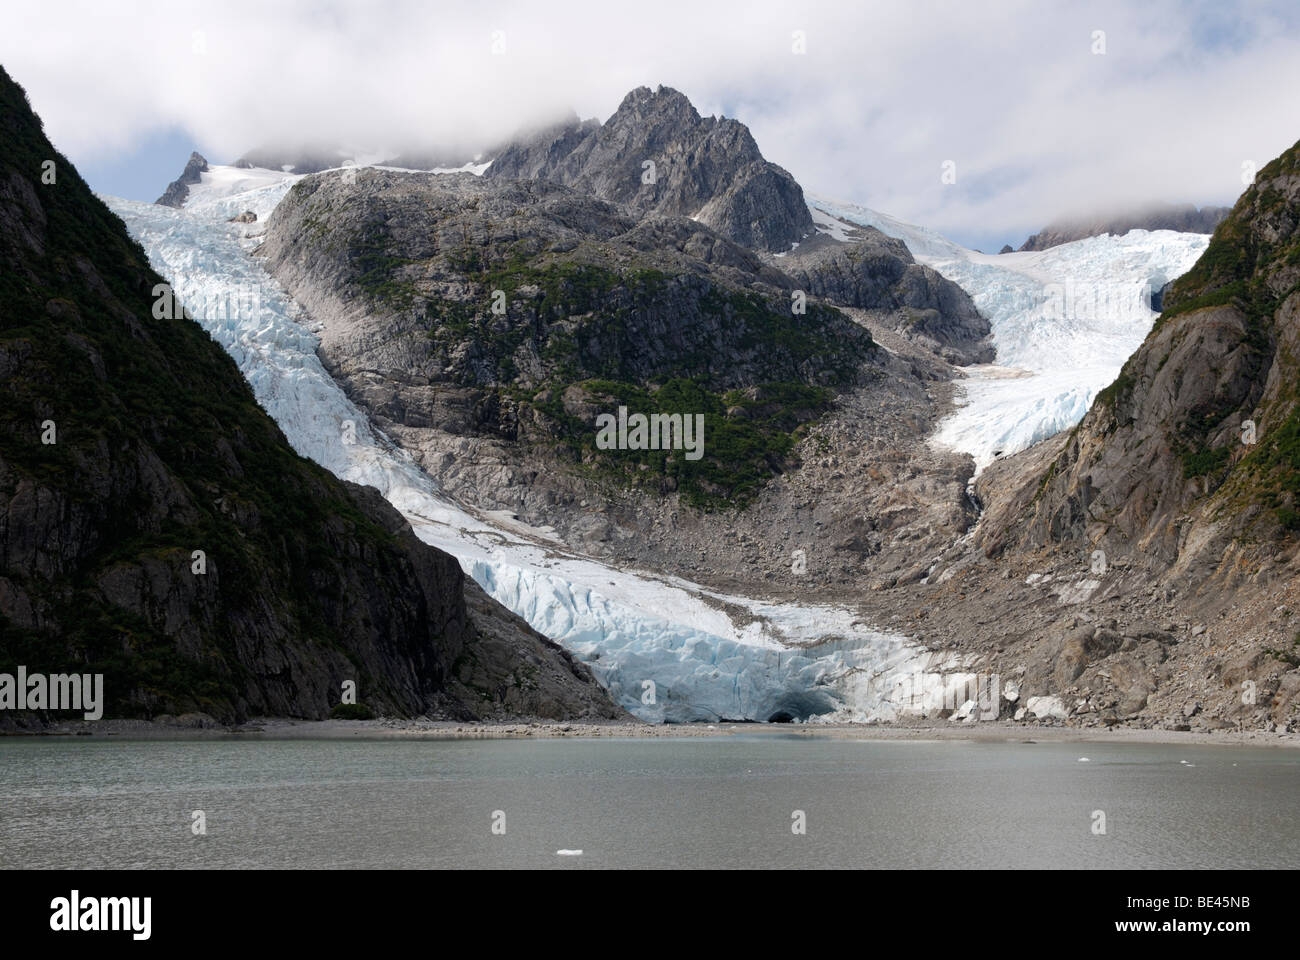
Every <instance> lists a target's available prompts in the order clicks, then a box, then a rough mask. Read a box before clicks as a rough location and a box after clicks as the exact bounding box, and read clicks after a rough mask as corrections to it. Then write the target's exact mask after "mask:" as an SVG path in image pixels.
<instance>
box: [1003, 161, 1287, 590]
mask: <svg viewBox="0 0 1300 960" xmlns="http://www.w3.org/2000/svg"><path fill="white" fill-rule="evenodd" d="M1296 160H1297V149H1296V148H1292V149H1291V150H1288V151H1287V152H1286V153H1284V154H1282V155H1281V156H1280V157H1278V158H1277V159H1276V160H1274V161H1273V162H1272V163H1270V164H1269V165H1268V166H1266V167H1265V168H1264V169H1263V170H1261V171H1260V173H1259V175H1258V176H1257V178H1256V180H1255V183H1254V184H1253V185H1252V186H1251V187H1250V188H1249V189H1248V190H1246V192H1245V193H1244V194H1243V195H1242V197H1241V199H1240V200H1238V201H1237V204H1236V205H1235V206H1234V207H1233V208H1232V212H1231V213H1230V214H1229V215H1228V217H1227V218H1226V219H1225V220H1224V221H1223V222H1222V223H1221V224H1220V225H1219V226H1218V228H1217V229H1216V230H1215V232H1214V236H1213V238H1212V239H1211V241H1210V245H1209V247H1208V248H1207V249H1206V251H1205V253H1204V254H1203V255H1202V256H1201V258H1200V259H1199V260H1198V261H1197V262H1196V264H1195V265H1194V266H1193V267H1192V269H1191V270H1189V271H1188V272H1187V273H1186V274H1184V275H1183V276H1181V277H1179V278H1178V279H1177V280H1175V281H1174V282H1173V284H1172V287H1171V289H1170V291H1169V293H1168V294H1167V295H1166V296H1165V298H1164V300H1165V302H1164V312H1163V313H1162V314H1161V315H1160V317H1159V319H1158V320H1157V321H1156V324H1155V327H1154V329H1153V330H1152V331H1151V333H1150V334H1149V335H1148V336H1147V338H1146V340H1145V342H1144V343H1143V344H1142V346H1141V347H1140V348H1139V349H1138V350H1137V352H1136V353H1135V354H1134V355H1133V356H1132V357H1131V358H1130V359H1129V360H1128V362H1127V363H1125V365H1124V368H1123V370H1122V371H1121V372H1120V375H1119V377H1118V379H1117V380H1116V381H1115V382H1114V383H1113V384H1111V386H1110V387H1108V388H1107V389H1106V390H1105V391H1103V392H1102V393H1101V394H1100V395H1099V396H1098V398H1097V401H1096V402H1095V403H1094V404H1093V407H1092V409H1091V410H1090V411H1089V413H1088V415H1087V416H1086V417H1085V418H1084V420H1083V422H1082V423H1081V424H1080V425H1079V426H1078V428H1077V429H1076V430H1074V431H1073V433H1072V435H1071V436H1070V438H1069V442H1068V443H1067V445H1066V449H1065V451H1064V452H1063V453H1062V454H1061V455H1060V456H1059V457H1057V458H1056V459H1054V460H1053V462H1052V465H1051V467H1050V468H1049V469H1050V474H1051V475H1050V477H1048V478H1047V479H1046V480H1045V481H1044V486H1043V488H1042V490H1041V491H1040V492H1039V494H1038V495H1037V496H1036V498H1035V499H1034V502H1033V504H1032V507H1031V508H1030V509H1029V510H1028V511H1027V516H1026V518H1025V519H1026V527H1025V528H1024V531H1023V533H1022V534H1021V536H1022V537H1024V538H1028V539H1030V540H1031V541H1033V542H1037V543H1046V542H1050V541H1055V540H1062V539H1077V538H1081V537H1084V536H1087V537H1088V538H1089V539H1090V540H1093V541H1095V542H1099V543H1105V544H1107V545H1109V546H1110V547H1111V548H1112V549H1115V550H1116V551H1121V550H1132V549H1134V548H1136V547H1137V545H1139V544H1140V545H1141V549H1142V550H1143V551H1144V552H1145V553H1146V554H1148V555H1149V556H1151V557H1153V558H1155V559H1158V560H1159V561H1161V562H1164V563H1167V564H1175V565H1180V566H1183V567H1187V566H1189V565H1190V564H1192V563H1193V562H1195V561H1197V560H1198V559H1202V560H1205V561H1206V562H1209V563H1210V564H1211V566H1212V567H1213V566H1215V565H1217V563H1218V559H1219V557H1221V556H1222V551H1223V550H1224V549H1226V547H1227V545H1228V544H1229V543H1230V542H1233V541H1238V540H1241V539H1242V538H1245V537H1249V538H1250V540H1251V541H1252V543H1253V544H1255V546H1254V547H1252V548H1251V549H1252V550H1254V549H1258V547H1259V546H1261V545H1263V544H1267V543H1271V542H1273V541H1276V540H1278V539H1287V538H1289V537H1290V535H1291V531H1292V530H1294V529H1296V528H1300V522H1297V521H1296V520H1295V519H1294V518H1295V517H1298V516H1300V514H1297V512H1296V510H1297V508H1298V507H1300V503H1297V502H1296V500H1295V497H1296V494H1297V493H1300V459H1293V455H1294V452H1293V450H1292V437H1293V435H1294V434H1296V432H1297V428H1298V425H1300V412H1298V407H1300V394H1297V392H1296V387H1295V385H1296V383H1297V381H1298V380H1300V369H1297V363H1298V361H1297V359H1296V354H1295V353H1294V352H1293V349H1292V346H1291V344H1292V343H1293V342H1294V341H1295V340H1296V338H1297V337H1300V316H1298V314H1297V308H1300V171H1297V170H1296ZM1250 423H1253V424H1254V432H1253V434H1252V432H1251V431H1250V428H1249V426H1244V425H1247V424H1250ZM1139 465H1140V466H1139Z"/></svg>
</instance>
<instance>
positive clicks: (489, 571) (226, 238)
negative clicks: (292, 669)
mask: <svg viewBox="0 0 1300 960" xmlns="http://www.w3.org/2000/svg"><path fill="white" fill-rule="evenodd" d="M232 169H233V168H215V169H214V171H212V172H210V173H208V174H204V182H203V183H202V184H200V185H199V186H198V187H196V188H193V190H192V194H193V195H192V197H191V199H190V201H189V203H188V204H187V205H186V207H185V208H183V209H180V210H174V209H171V208H168V207H160V206H156V205H154V204H147V203H137V202H132V201H127V200H120V199H116V198H113V197H105V198H103V199H104V200H105V202H107V203H108V204H109V206H110V207H112V209H113V210H114V211H115V212H116V213H117V214H118V215H119V216H120V217H121V218H122V219H123V220H124V221H125V222H126V224H127V227H128V229H129V230H130V231H131V233H132V234H133V235H134V236H135V237H136V238H137V239H138V240H139V241H140V243H141V244H142V245H143V247H144V248H145V250H146V251H147V253H148V255H149V257H150V260H151V261H152V263H153V265H154V267H155V269H157V270H158V272H159V273H161V274H162V275H163V276H164V277H165V278H167V280H168V281H169V283H171V285H172V286H173V289H174V290H175V292H176V296H177V298H178V299H179V300H180V301H181V302H183V303H184V304H186V305H187V306H188V307H189V308H190V310H191V312H192V313H193V314H194V315H195V316H196V318H198V319H199V322H200V323H201V324H202V325H203V326H204V328H205V329H206V330H207V331H208V332H209V334H211V335H212V337H213V338H214V339H215V340H217V341H218V342H219V343H220V344H221V345H222V346H223V347H224V348H225V349H226V350H227V351H228V352H229V353H230V355H231V356H232V357H233V358H234V359H235V361H236V362H237V363H238V365H239V368H240V370H241V371H243V374H244V376H245V377H246V378H247V379H248V382H249V383H250V385H251V386H252V388H253V392H254V394H255V395H256V397H257V400H258V402H259V403H261V404H262V406H263V407H264V408H265V409H266V411H267V412H268V413H269V414H270V415H271V416H272V417H273V418H274V419H275V420H276V422H277V423H278V424H279V425H280V427H281V429H282V430H283V431H284V433H285V436H286V437H287V438H288V440H289V442H290V444H292V446H293V448H294V449H295V450H296V451H298V453H300V454H301V455H303V456H306V457H309V458H311V459H312V460H315V461H316V462H317V463H319V464H321V465H322V466H324V467H325V468H326V469H328V470H330V471H331V472H333V473H334V474H336V475H337V476H339V477H342V478H344V479H347V480H351V481H354V482H357V483H364V484H369V485H370V486H373V487H375V488H377V489H378V490H379V491H380V492H381V493H383V495H384V496H385V497H386V498H387V499H388V500H389V501H390V502H391V503H392V504H393V505H394V506H395V507H396V508H397V509H398V510H399V511H401V512H402V514H403V515H404V516H405V517H406V518H407V519H408V520H409V521H410V522H411V525H412V528H413V529H414V530H415V532H416V534H417V535H418V536H419V537H420V538H421V539H422V540H424V541H425V542H427V543H430V544H433V545H434V546H437V547H440V548H441V549H443V550H446V551H447V552H449V553H451V554H452V555H454V556H455V557H457V558H458V559H459V561H460V564H461V566H462V568H463V569H464V570H465V572H466V573H467V574H468V575H469V576H471V577H473V579H474V580H475V581H476V582H478V583H479V584H480V585H481V586H482V587H483V588H484V590H486V591H487V593H488V594H489V595H491V596H492V597H494V598H495V599H496V600H498V601H499V602H501V603H502V604H504V605H505V606H506V607H508V608H509V609H511V610H513V611H514V612H515V613H517V614H519V615H520V616H521V617H523V618H524V619H525V620H527V621H528V623H530V624H531V625H532V626H533V627H534V628H535V629H537V630H538V631H540V632H541V633H543V634H545V635H546V636H548V637H550V638H552V639H553V640H555V641H557V642H559V643H561V644H563V645H564V646H565V647H566V648H568V649H569V650H571V651H573V652H574V653H575V655H577V656H578V657H579V658H581V659H582V660H584V661H585V662H587V663H588V664H590V666H591V667H592V669H593V671H594V673H595V674H596V676H597V678H598V679H599V680H600V681H601V682H602V683H603V684H604V685H605V686H606V687H607V688H608V689H609V690H610V692H611V693H612V694H613V696H614V698H615V699H616V701H617V702H618V703H619V704H620V705H622V706H623V707H624V708H626V709H627V710H629V711H630V712H632V713H634V714H635V715H637V716H639V717H641V718H642V719H645V720H650V721H665V720H666V721H677V722H681V721H690V720H718V719H750V720H768V719H771V718H772V717H774V716H776V715H780V714H785V715H788V716H789V717H792V718H795V719H807V718H813V717H816V718H819V719H824V720H871V719H877V718H879V719H888V718H891V717H893V716H896V715H898V714H899V713H900V712H901V713H906V712H911V706H912V704H911V701H910V700H908V699H906V697H905V693H906V690H907V688H908V684H909V683H910V682H911V681H910V678H911V677H912V676H914V675H916V674H917V673H918V672H920V671H931V673H930V674H929V675H930V676H938V674H935V673H933V671H936V670H938V669H940V667H943V668H945V669H946V668H956V667H958V666H960V665H959V664H956V663H954V662H951V661H950V659H942V658H937V657H935V656H932V655H930V654H928V653H927V652H925V651H923V650H921V649H920V648H918V647H916V646H915V645H914V644H912V643H910V642H909V641H907V640H906V639H905V638H904V637H902V636H900V635H897V634H891V633H883V632H880V631H877V630H873V629H871V628H869V627H868V626H866V625H864V624H862V623H860V622H857V621H856V620H855V618H854V615H853V614H852V612H851V611H848V610H844V609H839V608H834V607H825V606H799V605H791V604H769V603H765V602H763V601H759V600H753V599H750V598H744V597H720V596H714V595H711V594H709V593H708V592H707V591H705V590H704V589H702V588H700V587H699V586H697V585H695V584H690V583H687V582H685V581H681V580H675V579H667V578H663V577H659V576H656V575H654V574H651V573H646V572H629V571H621V570H616V569H613V568H611V567H608V566H605V565H603V564H601V563H598V562H595V561H593V560H591V559H589V558H585V557H581V556H576V555H573V554H570V553H566V552H563V551H561V550H558V549H556V547H555V545H554V544H548V543H546V542H545V541H544V540H540V539H537V538H533V537H529V536H527V535H526V534H525V533H521V532H519V531H517V530H515V529H513V528H508V527H506V526H502V525H500V524H496V523H493V522H491V521H490V520H489V519H484V518H481V517H478V516H473V515H471V514H470V513H469V512H467V511H466V510H464V509H463V508H462V507H460V506H459V505H458V504H456V503H455V502H453V501H452V500H451V499H450V498H448V497H446V496H444V495H443V494H442V493H441V492H440V491H439V489H438V487H437V485H436V484H435V483H434V482H433V480H432V479H430V478H429V477H428V476H427V475H426V474H424V473H423V472H422V471H421V470H420V469H419V468H418V467H417V466H416V464H415V463H414V462H413V461H412V460H411V458H410V456H409V455H408V454H406V453H405V452H404V451H402V450H401V449H399V448H397V447H396V446H395V445H393V444H392V443H391V442H390V441H388V439H387V438H385V437H384V436H382V435H381V434H379V433H378V432H376V431H375V430H373V429H372V428H371V426H370V424H369V422H368V421H367V419H366V417H365V415H364V414H363V413H362V412H361V411H360V410H359V409H357V408H356V407H355V406H354V405H353V404H352V403H351V401H349V400H348V398H347V396H346V395H345V394H344V393H343V391H342V390H341V389H340V388H339V386H338V385H337V384H336V383H335V382H334V381H333V379H331V378H330V376H329V374H328V373H326V371H325V370H324V368H323V367H322V365H321V363H320V361H319V359H318V358H317V356H316V346H317V340H316V338H315V336H313V335H312V334H311V333H310V331H308V330H307V328H306V327H305V326H303V325H302V324H301V323H299V320H298V318H299V316H300V310H299V308H298V306H297V305H296V304H295V303H294V302H293V301H292V300H291V299H290V298H289V297H288V296H287V295H286V294H285V293H284V291H283V290H282V289H281V288H280V286H279V285H278V284H277V283H276V282H275V281H274V280H273V279H272V278H270V277H269V276H268V275H267V274H266V273H265V272H264V271H263V270H262V269H261V267H260V266H259V264H258V263H257V262H256V261H255V260H254V259H252V258H251V257H249V255H248V250H249V249H251V247H252V246H253V245H255V243H256V240H255V239H251V238H250V237H253V236H256V235H257V234H258V233H260V231H261V230H262V229H264V224H265V221H266V219H267V217H268V216H269V215H271V214H272V212H273V211H274V209H275V206H276V204H278V203H279V201H280V199H281V198H283V196H284V195H285V193H286V192H287V191H288V190H289V188H290V187H291V186H292V184H293V183H294V182H295V181H296V180H297V179H299V178H297V177H293V176H286V175H283V174H279V175H275V174H274V172H268V171H254V172H252V173H251V174H250V173H249V172H248V171H239V172H238V173H235V172H232ZM268 173H269V174H271V175H267V174H268ZM241 178H242V179H241ZM244 210H252V211H253V212H255V213H256V214H257V215H258V223H256V224H252V225H247V226H246V225H242V224H230V223H227V222H226V221H227V220H228V219H229V218H230V217H233V216H235V215H237V214H239V213H241V212H243V211H244ZM349 424H350V427H349V426H348V425H349ZM349 431H351V433H350V434H349ZM345 435H348V436H354V437H355V442H352V443H346V442H344V440H343V438H344V437H345ZM217 562H219V559H218V561H217ZM724 602H725V603H730V604H733V605H736V606H739V607H740V608H743V609H745V610H748V611H749V619H748V620H747V621H745V622H742V623H737V622H735V621H733V619H732V618H731V617H730V616H728V615H727V614H726V613H724V612H723V610H722V604H723V603H724ZM962 676H965V675H964V674H953V675H952V677H951V678H948V679H942V680H940V681H939V682H940V684H941V685H942V684H945V683H949V682H952V683H958V682H960V678H961V677H962Z"/></svg>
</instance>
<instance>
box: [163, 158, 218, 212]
mask: <svg viewBox="0 0 1300 960" xmlns="http://www.w3.org/2000/svg"><path fill="white" fill-rule="evenodd" d="M207 171H208V161H207V160H205V159H204V158H203V156H202V155H201V154H199V153H191V154H190V159H189V162H188V163H186V164H185V169H184V170H182V171H181V175H180V176H179V177H177V178H176V179H175V180H173V181H172V182H171V183H169V184H167V189H166V190H164V191H163V195H162V196H161V197H159V198H158V199H157V200H155V201H154V202H155V203H160V204H162V205H163V206H164V207H179V206H183V205H184V204H185V198H186V197H188V196H189V194H190V187H191V186H193V185H194V184H196V183H198V182H200V180H201V178H200V176H199V174H201V173H207Z"/></svg>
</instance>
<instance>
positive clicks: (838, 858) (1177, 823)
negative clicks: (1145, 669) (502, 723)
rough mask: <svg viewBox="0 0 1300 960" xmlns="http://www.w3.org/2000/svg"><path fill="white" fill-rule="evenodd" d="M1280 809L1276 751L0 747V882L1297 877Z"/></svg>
mask: <svg viewBox="0 0 1300 960" xmlns="http://www.w3.org/2000/svg"><path fill="white" fill-rule="evenodd" d="M1083 756H1086V757H1088V758H1090V761H1091V762H1089V763H1080V762H1079V758H1080V757H1083ZM1298 809H1300V753H1298V752H1296V751H1291V750H1268V749H1241V748H1227V747H1178V746H1151V745H1113V746H1112V745H1104V744H1086V745H1080V744H1046V743H1040V744H1028V743H1014V744H987V743H960V742H955V743H945V742H938V743H915V742H913V743H901V742H879V741H876V742H863V741H846V740H831V739H822V738H809V737H802V736H783V735H779V734H770V733H763V734H757V735H741V736H731V737H718V738H707V739H705V738H700V739H695V738H691V739H635V740H633V739H629V740H565V739H557V740H537V741H527V740H525V741H518V740H480V741H393V740H375V741H346V742H340V741H317V742H313V741H255V742H241V741H233V740H232V741H228V740H203V741H166V742H159V741H119V740H98V739H97V740H90V739H86V738H78V739H72V738H68V739H64V738H58V739H53V738H39V739H11V738H6V739H0V867H4V868H14V867H79V868H94V867H218V868H247V867H326V868H329V867H348V868H357V867H414V868H448V867H555V868H565V869H575V868H584V867H588V868H589V867H635V868H662V867H759V868H797V867H894V868H897V867H902V868H907V867H950V868H1010V867H1128V868H1143V867H1210V868H1216V867H1247V868H1249V867H1290V868H1295V867H1298V866H1300V817H1297V815H1296V814H1297V810H1298ZM194 810H203V811H204V812H205V814H206V819H207V829H208V832H207V835H206V836H202V837H197V836H194V835H193V834H192V832H191V828H190V824H191V815H192V811H194ZM795 810H802V811H804V813H805V815H806V821H807V833H806V834H804V835H802V836H797V835H795V834H793V833H792V831H791V823H792V813H793V811H795ZM1096 810H1101V811H1104V813H1105V816H1106V833H1105V835H1104V836H1099V835H1095V834H1094V833H1093V824H1094V816H1093V811H1096ZM494 811H503V812H504V813H505V824H506V832H505V834H504V835H493V833H492V829H491V828H492V822H493V815H494ZM560 849H570V850H573V849H580V850H582V851H583V854H582V856H558V855H557V854H556V851H557V850H560Z"/></svg>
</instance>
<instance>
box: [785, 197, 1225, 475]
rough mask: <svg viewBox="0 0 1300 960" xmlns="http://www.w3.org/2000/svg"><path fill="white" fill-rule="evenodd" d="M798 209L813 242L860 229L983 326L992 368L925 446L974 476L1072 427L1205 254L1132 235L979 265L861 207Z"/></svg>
mask: <svg viewBox="0 0 1300 960" xmlns="http://www.w3.org/2000/svg"><path fill="white" fill-rule="evenodd" d="M809 205H810V207H811V208H812V210H813V211H814V219H815V220H816V221H817V224H818V229H819V230H822V231H823V232H825V233H829V234H831V235H833V236H839V237H842V236H843V227H844V224H860V225H863V226H870V227H875V228H876V229H878V230H880V231H881V232H882V233H884V234H886V235H887V236H891V237H897V238H898V239H900V240H902V241H903V242H904V243H905V244H907V247H908V249H909V250H910V251H911V252H912V256H913V257H915V258H916V260H917V261H918V262H919V263H924V264H926V265H928V266H930V267H933V268H934V269H935V270H937V271H938V272H939V273H941V274H942V275H943V276H945V277H947V278H948V279H949V280H952V281H953V282H954V283H956V284H958V285H959V286H960V287H961V288H962V289H963V290H965V291H966V292H967V293H968V294H970V297H971V299H972V300H974V301H975V306H976V307H977V308H978V309H979V311H980V313H982V314H983V315H984V316H985V317H987V318H988V319H989V322H990V323H991V325H992V327H993V342H994V345H995V347H996V348H997V359H996V364H989V365H986V366H975V367H970V368H967V379H966V381H965V382H964V383H963V384H962V386H963V389H964V393H965V406H963V407H961V408H960V409H958V410H957V411H956V413H954V414H953V415H952V416H950V417H948V418H947V419H945V420H944V421H943V422H942V423H941V424H940V425H939V429H938V430H937V432H936V433H935V435H934V437H933V438H932V440H933V442H936V443H940V444H943V445H945V446H949V447H953V448H955V449H957V450H961V451H963V452H965V453H969V454H971V456H973V457H974V458H975V466H976V468H977V470H982V469H983V468H984V467H986V466H988V464H989V463H991V462H992V461H993V460H994V459H995V458H996V457H997V456H1006V455H1009V454H1012V453H1017V452H1019V451H1021V450H1024V449H1025V448H1026V447H1029V446H1031V445H1032V444H1034V443H1037V442H1038V441H1039V440H1044V439H1046V438H1047V437H1050V436H1052V435H1053V434H1055V433H1058V432H1060V431H1061V430H1068V429H1069V428H1070V427H1072V426H1074V425H1075V424H1076V423H1078V422H1079V421H1080V420H1082V419H1083V415H1084V414H1085V413H1087V412H1088V408H1089V406H1091V405H1092V399H1093V397H1095V396H1096V395H1097V392H1098V391H1099V390H1101V389H1102V388H1104V387H1106V386H1108V385H1109V384H1110V383H1112V382H1113V381H1114V379H1115V377H1116V376H1118V375H1119V371H1120V367H1122V366H1123V365H1124V361H1125V360H1127V359H1128V358H1129V357H1130V356H1131V355H1132V354H1133V352H1134V351H1135V350H1136V349H1137V348H1138V346H1139V345H1140V344H1141V343H1142V341H1143V340H1144V339H1145V338H1146V335H1147V333H1149V332H1150V330H1151V325H1152V323H1153V322H1154V321H1155V318H1156V316H1157V313H1156V311H1154V310H1152V309H1151V295H1152V294H1153V293H1158V292H1159V291H1160V289H1161V287H1163V286H1164V285H1165V284H1166V283H1168V282H1169V281H1171V280H1174V279H1176V278H1177V277H1180V276H1182V274H1184V273H1186V272H1187V271H1188V270H1189V269H1191V267H1192V264H1194V263H1195V262H1196V260H1197V258H1199V257H1200V255H1201V254H1202V253H1203V252H1204V251H1205V248H1206V247H1207V246H1208V245H1209V242H1210V238H1209V236H1208V235H1206V234H1199V233H1176V232H1174V231H1172V230H1157V231H1146V230H1133V231H1130V232H1129V233H1127V234H1125V235H1124V236H1122V237H1116V236H1104V237H1088V238H1086V239H1083V240H1076V241H1075V242H1073V243H1066V244H1061V245H1060V246H1057V247H1052V248H1050V249H1048V250H1041V251H1036V252H1027V253H1005V254H1000V255H999V254H985V253H977V252H976V251H974V250H968V249H966V248H965V247H962V246H960V245H958V244H955V243H953V242H952V241H950V240H947V239H945V238H944V237H942V236H940V235H939V234H937V233H935V232H934V231H933V230H927V229H925V228H923V227H916V226H913V225H912V224H908V223H904V222H903V221H901V220H897V219H895V218H894V217H890V216H887V215H885V214H881V213H877V212H876V211H874V210H869V209H867V208H866V207H859V206H855V205H853V204H847V203H839V202H837V201H833V200H824V199H821V198H815V197H810V198H809ZM836 221H839V226H834V224H835V222H836Z"/></svg>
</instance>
